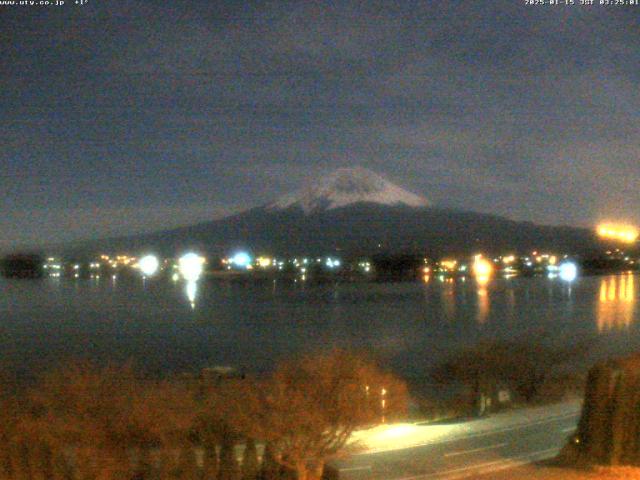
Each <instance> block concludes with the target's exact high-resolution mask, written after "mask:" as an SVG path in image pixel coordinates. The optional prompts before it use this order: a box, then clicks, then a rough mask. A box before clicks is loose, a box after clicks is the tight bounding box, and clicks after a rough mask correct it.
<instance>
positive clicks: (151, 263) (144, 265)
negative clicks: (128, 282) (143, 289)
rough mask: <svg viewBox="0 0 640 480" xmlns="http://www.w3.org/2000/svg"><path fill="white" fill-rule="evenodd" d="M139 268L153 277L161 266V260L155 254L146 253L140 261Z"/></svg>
mask: <svg viewBox="0 0 640 480" xmlns="http://www.w3.org/2000/svg"><path fill="white" fill-rule="evenodd" d="M138 268H139V269H140V271H141V272H142V274H143V275H144V276H145V277H152V276H153V275H155V274H156V273H157V272H158V269H159V268H160V261H159V260H158V257H156V256H155V255H145V256H144V257H142V258H141V259H140V260H139V261H138Z"/></svg>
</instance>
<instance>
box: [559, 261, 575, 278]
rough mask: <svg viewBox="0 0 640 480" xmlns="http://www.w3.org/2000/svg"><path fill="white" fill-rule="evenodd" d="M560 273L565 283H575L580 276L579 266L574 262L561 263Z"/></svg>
mask: <svg viewBox="0 0 640 480" xmlns="http://www.w3.org/2000/svg"><path fill="white" fill-rule="evenodd" d="M558 271H559V273H558V275H559V276H560V278H561V279H562V280H564V281H565V282H573V281H574V280H575V279H576V277H577V276H578V266H577V265H576V264H575V263H573V262H563V263H561V264H560V266H559V267H558Z"/></svg>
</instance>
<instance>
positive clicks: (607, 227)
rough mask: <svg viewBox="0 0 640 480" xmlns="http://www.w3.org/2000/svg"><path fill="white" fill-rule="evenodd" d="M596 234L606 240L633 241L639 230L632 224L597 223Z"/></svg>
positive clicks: (636, 237)
mask: <svg viewBox="0 0 640 480" xmlns="http://www.w3.org/2000/svg"><path fill="white" fill-rule="evenodd" d="M598 235H599V236H600V237H601V238H605V239H607V240H616V241H619V242H624V243H633V242H635V241H636V240H637V239H638V235H639V232H638V229H637V228H636V227H634V226H632V225H618V224H614V223H603V224H601V225H598Z"/></svg>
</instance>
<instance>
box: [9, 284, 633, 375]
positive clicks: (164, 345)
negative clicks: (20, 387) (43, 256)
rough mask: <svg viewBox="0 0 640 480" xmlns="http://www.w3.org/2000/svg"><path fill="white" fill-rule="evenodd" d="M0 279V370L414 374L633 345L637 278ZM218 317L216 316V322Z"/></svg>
mask: <svg viewBox="0 0 640 480" xmlns="http://www.w3.org/2000/svg"><path fill="white" fill-rule="evenodd" d="M106 280H107V281H102V280H101V281H91V280H82V279H79V280H73V279H52V280H51V281H49V280H45V281H42V282H20V281H6V280H2V279H0V363H2V362H3V361H4V360H7V361H8V362H9V363H12V364H20V365H28V364H30V363H31V364H33V363H35V362H36V360H37V359H38V358H42V359H43V362H44V361H47V360H49V359H51V360H55V359H56V358H66V357H69V356H83V355H88V356H91V357H92V358H95V359H104V358H106V359H113V360H126V359H129V358H133V359H134V360H136V361H139V362H140V363H142V364H145V365H150V366H151V367H154V368H171V367H175V368H199V367H202V366H210V365H212V364H213V365H218V364H222V365H225V364H231V365H242V366H246V367H247V368H252V367H254V368H262V367H263V366H264V365H269V364H271V363H272V362H273V361H274V360H275V359H277V358H280V357H282V356H286V355H291V354H294V353H297V352H300V351H305V350H309V349H315V348H323V347H327V346H341V347H357V348H365V349H371V350H372V351H373V352H374V353H376V354H377V355H380V356H381V358H383V359H386V360H388V361H389V362H390V364H391V365H392V366H394V368H397V369H398V370H400V371H410V373H411V374H416V375H419V374H422V373H423V372H424V371H425V370H427V369H428V366H429V365H431V364H432V363H433V362H435V361H437V359H438V358H440V357H442V356H444V355H447V354H450V353H451V352H453V351H455V350H456V349H457V348H461V347H464V346H468V345H470V344H473V343H475V342H478V341H484V340H494V339H522V338H525V339H531V341H536V340H535V339H536V338H537V337H536V336H539V335H540V334H545V333H546V334H547V336H548V337H551V338H553V339H554V341H557V342H558V343H560V344H563V345H564V344H569V345H570V344H573V343H575V342H580V341H582V340H588V341H592V340H593V339H596V340H595V341H598V342H600V343H599V344H598V346H597V347H593V351H594V352H595V351H600V350H603V351H604V350H605V349H606V350H607V351H612V352H616V351H622V350H625V351H626V350H630V349H636V350H637V349H639V348H640V329H639V328H637V326H638V322H637V320H638V319H639V318H640V309H636V308H635V299H636V297H637V295H638V291H637V286H636V283H637V279H636V278H635V277H634V276H633V275H621V276H607V277H583V278H579V279H578V280H577V281H576V282H574V283H573V284H566V283H564V282H561V281H560V280H559V279H556V280H550V279H547V278H541V277H537V278H522V277H520V278H512V279H509V280H505V279H502V278H492V279H490V280H488V281H487V282H483V281H477V280H475V279H474V278H472V277H468V278H466V279H464V278H457V279H446V278H443V279H440V278H439V277H437V276H435V277H434V276H432V277H430V278H429V279H428V281H427V279H423V280H424V281H423V282H416V283H354V284H348V283H344V284H338V285H335V284H323V285H317V284H314V283H313V282H299V283H298V284H294V283H288V282H282V281H273V280H267V281H264V282H262V283H261V282H244V283H235V282H227V281H216V280H211V279H207V278H202V279H200V280H199V281H198V282H197V283H188V282H182V281H179V282H178V281H175V282H172V281H171V280H170V279H160V278H157V279H148V280H147V281H145V282H143V281H142V280H141V279H139V278H135V279H128V278H126V277H122V278H121V277H120V276H118V278H117V281H114V280H113V279H106ZM214 313H215V314H214Z"/></svg>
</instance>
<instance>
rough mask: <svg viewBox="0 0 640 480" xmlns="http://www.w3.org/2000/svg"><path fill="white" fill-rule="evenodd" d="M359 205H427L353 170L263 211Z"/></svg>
mask: <svg viewBox="0 0 640 480" xmlns="http://www.w3.org/2000/svg"><path fill="white" fill-rule="evenodd" d="M362 202H367V203H377V204H382V205H405V206H410V207H426V206H428V205H429V202H428V201H427V200H426V199H425V198H423V197H421V196H419V195H415V194H413V193H411V192H408V191H406V190H404V189H402V188H400V187H398V186H397V185H394V184H393V183H391V182H389V181H388V180H385V179H384V178H382V177H381V176H380V175H378V174H377V173H375V172H372V171H371V170H367V169H366V168H362V167H354V168H340V169H338V170H336V171H335V172H333V173H331V174H329V175H327V176H325V177H322V178H319V179H318V180H317V181H316V182H315V183H314V184H312V185H309V186H307V187H305V188H302V189H301V190H299V191H297V192H294V193H292V194H288V195H285V196H283V197H281V198H279V199H278V200H276V201H275V202H273V203H271V204H269V205H268V206H267V208H268V209H271V210H284V209H288V208H292V207H300V208H302V210H303V211H304V212H305V213H307V214H308V213H311V212H314V211H318V210H330V209H333V208H339V207H345V206H347V205H350V204H354V203H362Z"/></svg>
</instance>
